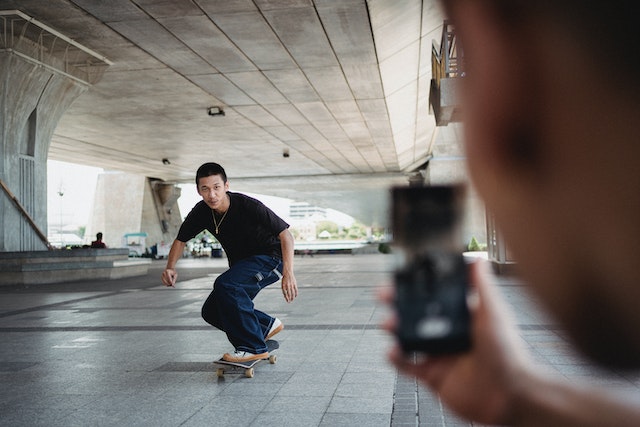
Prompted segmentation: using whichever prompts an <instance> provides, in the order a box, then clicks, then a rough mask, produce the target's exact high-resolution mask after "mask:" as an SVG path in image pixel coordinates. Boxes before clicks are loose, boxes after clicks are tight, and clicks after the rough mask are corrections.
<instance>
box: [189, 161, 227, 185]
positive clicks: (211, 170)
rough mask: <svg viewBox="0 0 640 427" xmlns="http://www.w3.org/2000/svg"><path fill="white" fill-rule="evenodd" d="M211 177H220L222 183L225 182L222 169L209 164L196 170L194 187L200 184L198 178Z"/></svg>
mask: <svg viewBox="0 0 640 427" xmlns="http://www.w3.org/2000/svg"><path fill="white" fill-rule="evenodd" d="M212 175H220V177H221V178H222V181H223V182H224V183H226V182H227V173H226V172H225V171H224V168H223V167H222V166H220V165H219V164H217V163H213V162H209V163H205V164H203V165H202V166H200V167H199V168H198V171H197V172H196V185H199V184H200V178H206V177H208V176H212Z"/></svg>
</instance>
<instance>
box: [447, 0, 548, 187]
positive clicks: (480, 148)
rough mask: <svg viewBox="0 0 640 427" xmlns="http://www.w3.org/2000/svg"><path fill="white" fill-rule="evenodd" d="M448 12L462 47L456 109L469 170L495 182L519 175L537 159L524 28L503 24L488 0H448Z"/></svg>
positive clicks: (531, 65)
mask: <svg viewBox="0 0 640 427" xmlns="http://www.w3.org/2000/svg"><path fill="white" fill-rule="evenodd" d="M449 11H450V13H451V17H452V18H453V21H454V23H455V29H456V33H457V34H458V35H459V36H460V39H461V42H462V43H461V44H462V47H463V49H464V58H465V59H464V63H465V75H466V76H465V78H464V79H465V82H464V91H463V99H462V110H463V114H464V123H465V130H466V134H467V135H466V140H467V141H466V146H467V154H468V156H469V160H470V161H469V165H470V169H471V173H472V175H477V174H478V173H479V171H478V170H477V169H478V168H482V169H485V170H484V171H483V172H482V179H488V178H492V180H496V182H495V184H498V183H500V185H504V184H505V181H507V182H509V181H510V180H512V179H518V178H524V177H525V175H527V172H532V171H533V169H535V166H536V162H537V160H538V159H537V157H538V156H537V144H538V135H537V132H538V128H537V125H538V123H537V118H536V116H537V115H538V114H537V111H539V110H538V109H537V108H538V104H539V100H538V98H537V93H536V92H537V89H536V86H537V82H536V76H535V73H536V71H535V66H536V64H535V56H536V49H535V46H534V45H532V44H530V41H532V40H533V39H532V38H531V37H530V32H529V31H528V30H527V26H526V24H525V25H524V26H520V25H519V23H515V22H508V21H507V19H505V15H503V14H501V13H499V11H497V10H496V9H495V6H494V3H493V2H490V1H478V0H458V1H453V2H451V4H450V8H449ZM487 170H490V171H492V174H495V176H491V177H489V176H487V175H486V172H487ZM476 178H478V177H476Z"/></svg>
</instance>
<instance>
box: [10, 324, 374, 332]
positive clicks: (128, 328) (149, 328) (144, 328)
mask: <svg viewBox="0 0 640 427" xmlns="http://www.w3.org/2000/svg"><path fill="white" fill-rule="evenodd" d="M287 329H288V330H291V331H294V330H297V331H314V330H317V331H327V330H332V331H350V330H354V331H356V330H363V331H364V330H381V329H382V328H381V327H380V326H378V325H368V324H326V325H304V324H300V325H292V324H287ZM211 330H214V328H212V327H211V326H208V325H121V326H113V325H112V326H15V327H0V333H21V332H136V331H140V332H159V331H194V332H198V331H211Z"/></svg>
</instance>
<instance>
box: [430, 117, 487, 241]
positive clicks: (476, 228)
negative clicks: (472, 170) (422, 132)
mask: <svg viewBox="0 0 640 427" xmlns="http://www.w3.org/2000/svg"><path fill="white" fill-rule="evenodd" d="M437 132H438V134H437V137H436V138H435V144H434V147H433V158H432V159H431V160H430V161H429V166H428V168H427V176H426V178H425V182H426V183H427V184H431V185H436V184H451V183H467V184H468V192H467V200H466V214H465V218H464V222H463V236H464V239H465V243H467V244H468V243H469V242H470V241H471V238H472V237H475V238H476V240H477V241H478V242H479V243H487V228H486V218H485V207H484V203H483V202H482V200H481V199H480V197H479V196H478V194H477V193H476V192H475V190H474V188H473V186H472V185H471V184H470V179H469V174H468V171H467V165H466V157H465V152H464V144H463V140H462V138H463V135H462V132H463V129H462V125H461V124H457V123H455V124H454V123H450V124H449V125H448V126H446V127H438V131H437Z"/></svg>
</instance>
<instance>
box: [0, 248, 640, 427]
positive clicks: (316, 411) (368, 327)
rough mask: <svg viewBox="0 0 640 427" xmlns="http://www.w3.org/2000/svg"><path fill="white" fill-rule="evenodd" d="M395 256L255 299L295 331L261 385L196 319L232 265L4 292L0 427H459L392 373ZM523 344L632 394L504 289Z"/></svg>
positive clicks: (311, 273)
mask: <svg viewBox="0 0 640 427" xmlns="http://www.w3.org/2000/svg"><path fill="white" fill-rule="evenodd" d="M392 262H393V258H392V257H391V256H388V255H326V256H315V257H308V256H307V257H304V258H301V257H297V258H296V270H297V279H298V283H299V285H300V296H299V298H298V299H297V300H296V301H295V302H294V303H293V304H286V303H285V302H284V300H283V298H282V295H281V293H280V291H279V288H278V285H272V286H271V287H270V288H267V289H266V290H264V291H263V292H262V293H261V294H260V295H259V296H258V298H257V300H256V304H257V306H258V307H260V308H261V309H263V310H265V311H267V312H271V313H273V314H275V315H277V316H278V317H279V318H281V319H282V321H283V322H284V324H285V329H284V331H283V332H281V333H280V334H279V335H278V336H277V338H278V339H279V341H280V345H281V346H280V349H279V350H277V352H276V353H275V354H277V356H278V361H277V363H276V364H275V365H269V364H262V365H261V366H258V367H257V368H256V372H255V377H254V378H251V379H250V378H245V377H244V376H243V375H228V376H225V378H224V379H218V378H217V377H216V375H215V368H214V367H213V365H212V363H211V362H212V361H213V360H214V359H215V358H217V357H219V356H220V355H221V354H222V353H224V352H226V351H228V350H230V347H229V344H228V342H227V339H226V337H225V336H224V334H222V333H221V332H219V331H217V330H214V329H212V328H211V327H209V326H208V325H206V324H205V323H204V322H203V321H202V320H201V318H200V307H201V304H202V302H203V300H204V298H205V297H206V296H207V295H208V293H209V291H210V289H211V284H212V281H213V279H214V277H215V275H216V274H219V273H220V272H221V271H223V270H224V269H225V268H226V265H225V260H221V259H199V260H181V261H180V263H179V264H178V268H179V274H180V278H179V282H178V286H177V288H176V289H167V288H164V287H162V286H161V285H160V281H159V276H160V271H161V269H162V268H163V262H162V261H155V262H154V263H153V265H152V267H151V268H150V272H149V274H148V275H147V276H143V277H139V278H130V279H122V280H115V281H102V280H99V281H94V282H75V283H67V284H58V285H40V286H31V287H27V288H25V287H20V288H18V287H13V288H2V289H0V381H1V382H2V387H1V388H0V419H1V420H2V422H1V424H2V425H3V426H94V425H95V426H135V425H138V426H226V425H234V426H258V425H280V426H296V427H297V426H353V425H363V426H389V425H392V426H405V425H406V426H409V425H411V426H415V425H423V426H458V425H468V423H466V422H464V421H461V420H459V419H457V418H456V417H454V416H452V415H451V414H450V413H449V412H447V411H446V410H445V409H443V408H442V405H441V404H440V402H439V401H438V399H437V398H436V397H434V396H433V395H432V394H431V393H430V392H428V391H427V390H425V389H424V388H422V387H421V386H418V385H417V384H416V383H415V381H413V380H412V379H408V378H404V377H398V376H397V375H396V372H395V371H394V369H392V367H391V366H390V365H389V364H388V363H387V362H386V361H385V357H386V356H385V354H386V351H387V350H388V348H389V345H390V338H389V337H388V336H387V335H386V334H385V333H384V332H383V331H382V330H381V329H380V328H379V324H380V322H381V320H382V319H383V318H384V316H385V313H386V309H385V308H384V307H381V306H379V305H378V304H377V303H376V301H375V291H376V288H377V287H378V285H380V284H381V283H383V282H384V281H385V280H387V278H388V275H389V273H390V271H391V270H392V268H393V266H392ZM501 289H502V291H504V293H505V295H506V297H507V300H508V301H509V303H510V304H512V305H513V306H514V307H515V308H516V309H517V316H518V317H517V318H518V323H519V326H520V330H521V336H522V339H523V340H524V341H525V342H526V343H527V345H528V347H529V348H530V349H531V351H532V352H533V355H534V357H535V360H536V361H537V362H538V363H541V364H544V365H547V366H548V367H549V368H550V369H552V370H554V371H555V372H557V374H558V375H562V376H565V377H568V378H569V379H571V380H587V381H590V382H595V383H597V384H602V385H607V386H615V387H621V388H628V389H630V390H631V389H633V390H635V391H636V392H637V391H638V390H637V388H638V385H639V384H640V383H639V382H638V380H637V379H636V378H632V377H629V376H624V375H622V374H613V375H604V374H603V373H602V372H599V371H597V370H594V369H593V368H592V367H590V366H589V365H588V364H587V363H586V362H584V361H583V360H581V359H580V358H578V357H576V356H575V355H573V354H571V352H569V351H568V346H567V343H566V342H565V340H564V339H563V337H562V333H561V331H560V330H559V329H558V328H556V327H555V326H553V324H551V323H550V322H549V321H548V319H547V318H546V317H545V316H543V315H541V314H540V313H539V312H538V311H537V310H536V309H535V307H534V306H533V302H532V300H531V298H530V297H528V296H527V294H526V293H525V292H524V288H523V287H522V286H521V285H520V284H518V283H517V282H515V281H512V280H506V279H503V280H502V283H501Z"/></svg>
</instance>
